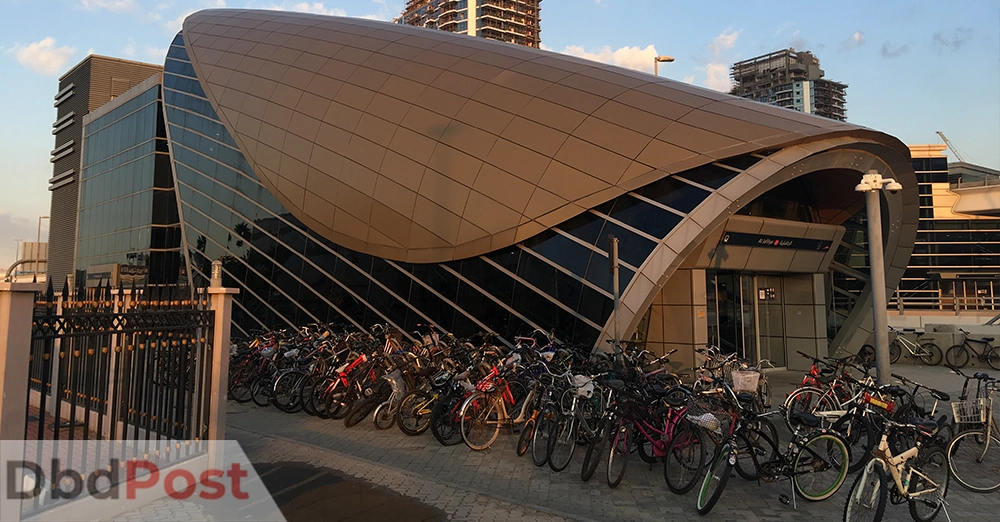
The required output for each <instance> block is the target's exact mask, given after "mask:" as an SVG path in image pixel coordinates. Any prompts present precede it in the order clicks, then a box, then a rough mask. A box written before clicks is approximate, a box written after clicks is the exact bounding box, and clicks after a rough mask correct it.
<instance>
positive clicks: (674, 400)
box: [664, 393, 687, 408]
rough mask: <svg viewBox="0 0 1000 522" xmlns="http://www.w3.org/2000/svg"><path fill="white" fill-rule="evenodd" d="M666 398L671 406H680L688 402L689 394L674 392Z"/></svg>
mask: <svg viewBox="0 0 1000 522" xmlns="http://www.w3.org/2000/svg"><path fill="white" fill-rule="evenodd" d="M664 400H665V401H667V404H669V405H670V406H672V407H674V408H680V407H681V406H684V404H686V403H687V396H686V395H685V394H681V393H673V394H670V395H667V396H666V397H664Z"/></svg>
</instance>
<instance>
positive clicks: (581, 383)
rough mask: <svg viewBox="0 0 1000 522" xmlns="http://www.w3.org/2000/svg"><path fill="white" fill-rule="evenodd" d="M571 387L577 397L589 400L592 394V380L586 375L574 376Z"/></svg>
mask: <svg viewBox="0 0 1000 522" xmlns="http://www.w3.org/2000/svg"><path fill="white" fill-rule="evenodd" d="M573 387H574V388H576V394H577V396H579V397H584V398H587V399H589V398H590V397H591V396H592V395H593V394H594V380H593V379H591V378H590V377H587V376H586V375H574V376H573Z"/></svg>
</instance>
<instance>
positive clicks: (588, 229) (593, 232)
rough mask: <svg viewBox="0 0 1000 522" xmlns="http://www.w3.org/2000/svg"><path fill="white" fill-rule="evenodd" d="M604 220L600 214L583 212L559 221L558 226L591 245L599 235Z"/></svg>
mask: <svg viewBox="0 0 1000 522" xmlns="http://www.w3.org/2000/svg"><path fill="white" fill-rule="evenodd" d="M604 221H605V220H604V218H602V217H600V216H597V215H594V214H591V213H590V212H584V213H583V214H580V215H579V216H576V217H574V218H572V219H569V220H567V221H564V222H563V223H560V225H559V228H560V229H562V230H563V231H564V232H568V233H570V234H572V235H574V236H576V237H578V238H580V239H582V240H583V241H584V242H585V243H590V244H591V245H593V244H594V243H596V242H597V238H598V237H600V236H601V230H603V228H604Z"/></svg>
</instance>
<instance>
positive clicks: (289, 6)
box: [264, 2, 347, 16]
mask: <svg viewBox="0 0 1000 522" xmlns="http://www.w3.org/2000/svg"><path fill="white" fill-rule="evenodd" d="M264 9H271V10H274V11H298V12H300V13H313V14H320V15H327V16H347V11H344V10H343V9H341V8H339V7H327V6H326V5H325V4H324V3H323V2H313V3H309V2H282V3H281V4H274V5H271V6H270V7H264Z"/></svg>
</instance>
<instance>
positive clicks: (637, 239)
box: [597, 222, 656, 267]
mask: <svg viewBox="0 0 1000 522" xmlns="http://www.w3.org/2000/svg"><path fill="white" fill-rule="evenodd" d="M604 230H605V234H604V235H602V236H601V237H600V238H599V240H598V242H597V248H600V249H601V250H604V251H605V252H610V251H611V245H610V243H609V241H608V234H614V236H615V237H617V238H618V258H619V259H621V260H622V261H624V262H626V263H628V264H630V265H632V266H636V267H638V266H642V264H643V263H644V262H645V261H646V258H647V257H648V256H649V254H650V252H652V251H653V248H655V247H656V243H653V242H652V241H650V240H648V239H646V238H644V237H642V236H640V235H638V234H636V233H634V232H632V231H630V230H627V229H625V228H623V227H622V226H620V225H618V224H616V223H612V222H608V224H607V225H606V226H605V227H604Z"/></svg>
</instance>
